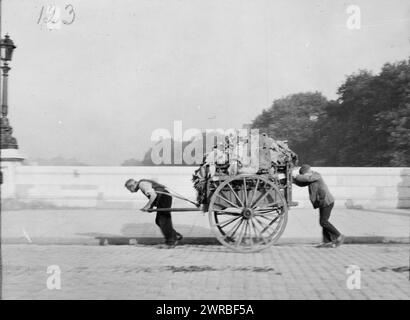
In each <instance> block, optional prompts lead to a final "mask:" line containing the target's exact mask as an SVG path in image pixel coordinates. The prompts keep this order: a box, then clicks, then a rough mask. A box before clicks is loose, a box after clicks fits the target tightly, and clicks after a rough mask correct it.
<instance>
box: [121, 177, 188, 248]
mask: <svg viewBox="0 0 410 320" xmlns="http://www.w3.org/2000/svg"><path fill="white" fill-rule="evenodd" d="M125 187H126V188H127V189H128V190H129V191H130V192H133V193H134V192H137V191H138V190H141V192H142V193H143V194H144V195H145V196H146V197H147V198H148V199H149V201H148V203H147V204H146V205H145V206H144V207H143V208H142V209H141V211H148V210H149V209H152V208H153V207H156V208H157V209H169V208H171V205H172V196H171V194H170V192H169V191H168V190H167V187H166V186H164V185H162V184H160V183H158V182H156V181H153V180H149V179H141V180H139V181H137V180H134V179H128V180H127V181H126V182H125ZM154 211H155V210H154ZM155 223H156V224H157V226H158V227H159V228H160V229H161V232H162V234H163V236H164V238H165V245H166V247H167V248H172V247H175V245H176V244H177V242H178V241H179V240H182V238H183V237H182V235H181V234H180V233H178V232H176V231H175V230H174V228H173V226H172V218H171V211H166V210H164V211H162V210H158V211H157V216H156V218H155Z"/></svg>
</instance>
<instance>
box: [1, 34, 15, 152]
mask: <svg viewBox="0 0 410 320" xmlns="http://www.w3.org/2000/svg"><path fill="white" fill-rule="evenodd" d="M15 48H16V46H15V45H14V43H13V40H11V39H10V37H9V35H6V36H5V37H4V39H1V41H0V55H1V61H3V64H2V66H1V67H0V68H1V69H2V71H3V74H2V76H3V87H2V92H3V94H2V97H1V98H2V103H1V119H0V133H1V149H17V148H18V145H17V140H16V138H14V137H13V135H12V134H13V128H12V127H11V126H10V123H9V119H8V118H7V115H8V103H7V96H8V77H9V71H10V67H9V61H11V58H12V56H13V51H14V49H15Z"/></svg>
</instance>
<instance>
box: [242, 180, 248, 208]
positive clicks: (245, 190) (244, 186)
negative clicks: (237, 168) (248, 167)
mask: <svg viewBox="0 0 410 320" xmlns="http://www.w3.org/2000/svg"><path fill="white" fill-rule="evenodd" d="M243 192H244V194H245V205H246V206H248V189H247V188H246V178H245V177H243Z"/></svg>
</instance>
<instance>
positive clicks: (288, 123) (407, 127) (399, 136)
mask: <svg viewBox="0 0 410 320" xmlns="http://www.w3.org/2000/svg"><path fill="white" fill-rule="evenodd" d="M337 94H338V99H337V100H336V101H328V100H327V99H326V98H325V97H324V96H323V95H322V94H321V93H319V92H314V93H298V94H292V95H289V96H287V97H284V98H282V99H278V100H275V101H274V102H273V104H272V106H271V107H270V108H269V109H268V110H264V111H263V112H262V114H260V115H259V116H258V117H256V119H255V120H254V121H253V123H252V127H253V128H258V129H260V130H261V131H264V132H266V133H268V134H269V135H271V136H273V137H274V138H275V139H279V140H280V139H284V140H288V142H289V146H290V148H291V149H292V150H294V151H295V152H296V153H297V154H298V155H299V159H300V163H309V164H311V165H314V166H358V167H361V166H393V167H394V166H410V59H409V60H408V61H400V62H397V63H386V64H385V65H384V66H383V68H382V70H381V72H380V73H379V74H376V75H374V74H372V73H371V72H369V71H366V70H360V71H359V72H357V73H355V74H352V75H350V76H348V77H347V79H346V80H345V82H344V83H343V84H342V85H341V86H340V87H339V89H338V91H337Z"/></svg>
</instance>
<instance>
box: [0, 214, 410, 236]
mask: <svg viewBox="0 0 410 320" xmlns="http://www.w3.org/2000/svg"><path fill="white" fill-rule="evenodd" d="M154 219H155V213H143V212H139V211H132V210H86V209H84V210H21V211H5V212H2V237H3V238H2V241H3V243H9V244H18V243H29V242H32V243H38V244H97V243H98V241H97V240H96V239H95V237H97V236H107V237H110V238H117V239H118V238H121V237H144V238H145V237H148V238H152V237H154V238H157V239H158V240H160V239H161V238H162V236H161V234H160V231H159V229H158V227H157V226H156V225H155V223H154ZM318 219H319V215H318V212H317V210H313V209H300V208H293V209H291V210H290V211H289V218H288V224H287V226H286V229H285V232H284V234H283V235H282V237H281V239H280V242H281V243H314V242H317V241H319V240H320V238H321V228H320V226H319V223H318ZM330 221H331V222H332V223H334V225H335V226H336V227H337V228H338V229H339V230H340V231H341V232H342V233H343V234H345V235H347V237H348V238H347V242H350V243H382V242H392V241H393V242H400V243H403V242H405V243H406V242H407V243H408V242H409V233H410V210H398V209H389V210H372V211H370V210H355V209H343V208H335V209H334V210H333V212H332V216H331V219H330ZM173 222H174V226H175V229H176V230H178V231H179V232H180V233H182V234H183V235H184V236H185V239H186V240H188V241H186V243H201V240H204V241H205V240H206V241H209V240H210V239H211V240H214V235H213V234H212V233H211V231H210V229H209V221H208V216H207V215H206V214H203V213H202V212H184V213H173ZM190 238H191V239H190ZM193 240H196V241H194V242H192V241H193Z"/></svg>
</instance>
